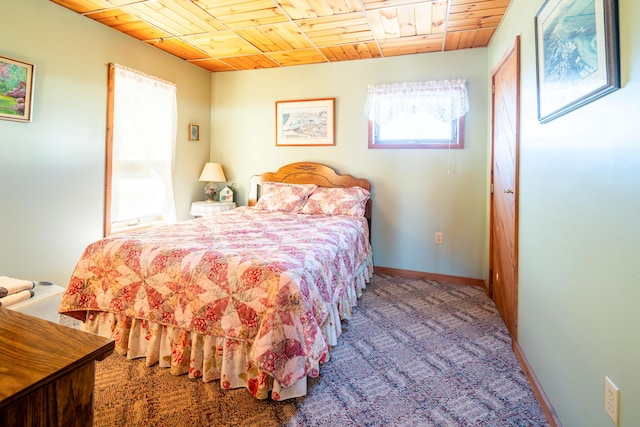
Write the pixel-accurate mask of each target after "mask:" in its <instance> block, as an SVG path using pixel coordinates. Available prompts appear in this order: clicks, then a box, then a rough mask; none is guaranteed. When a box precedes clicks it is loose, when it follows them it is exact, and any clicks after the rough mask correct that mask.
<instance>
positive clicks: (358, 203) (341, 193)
mask: <svg viewBox="0 0 640 427" xmlns="http://www.w3.org/2000/svg"><path fill="white" fill-rule="evenodd" d="M367 200H369V191H367V190H365V189H364V188H361V187H345V188H325V187H318V188H317V189H316V190H315V191H314V192H313V193H311V195H310V196H309V198H308V199H307V202H306V203H305V205H304V207H303V208H302V213H304V214H316V215H349V216H364V212H365V207H366V205H367Z"/></svg>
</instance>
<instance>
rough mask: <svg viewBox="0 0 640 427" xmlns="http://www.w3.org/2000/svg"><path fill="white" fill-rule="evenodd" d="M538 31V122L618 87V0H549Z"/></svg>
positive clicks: (539, 18)
mask: <svg viewBox="0 0 640 427" xmlns="http://www.w3.org/2000/svg"><path fill="white" fill-rule="evenodd" d="M535 33H536V71H537V83H538V120H539V121H540V123H547V122H549V121H551V120H553V119H556V118H558V117H560V116H562V115H563V114H566V113H568V112H570V111H573V110H575V109H576V108H579V107H581V106H583V105H585V104H588V103H589V102H591V101H594V100H595V99H598V98H600V97H601V96H604V95H606V94H608V93H610V92H613V91H614V90H616V89H619V88H620V53H619V41H618V2H617V0H547V1H545V3H544V4H543V5H542V7H541V8H540V10H539V11H538V13H537V15H536V17H535Z"/></svg>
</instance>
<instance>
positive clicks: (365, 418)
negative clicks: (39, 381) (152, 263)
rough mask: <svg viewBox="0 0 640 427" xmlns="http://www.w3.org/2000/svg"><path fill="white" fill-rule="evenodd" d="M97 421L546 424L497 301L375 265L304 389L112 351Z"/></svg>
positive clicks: (99, 387)
mask: <svg viewBox="0 0 640 427" xmlns="http://www.w3.org/2000/svg"><path fill="white" fill-rule="evenodd" d="M95 400H96V402H95V403H96V410H95V420H94V425H95V426H105V427H107V426H108V427H112V426H114V427H115V426H176V427H180V426H256V427H262V426H264V427H267V426H291V427H294V426H425V427H427V426H443V427H444V426H447V427H448V426H455V427H462V426H495V427H502V426H518V427H523V426H548V424H547V421H546V419H545V417H544V414H543V413H542V411H541V409H540V407H539V406H538V403H537V401H536V400H535V397H534V395H533V392H532V391H531V388H530V387H529V384H528V382H527V379H526V377H525V376H524V374H523V373H522V371H521V369H520V366H519V364H518V362H517V360H516V358H515V356H514V354H513V352H512V350H511V342H510V338H509V335H508V333H507V330H506V328H505V326H504V324H503V323H502V320H501V318H500V316H499V314H498V312H497V310H496V308H495V305H494V303H493V301H491V300H490V299H488V298H487V296H486V295H485V293H484V291H483V290H482V289H480V288H477V287H471V286H465V285H455V284H444V283H438V282H432V281H425V280H417V279H405V278H398V277H392V276H385V275H380V274H376V275H375V276H374V277H373V279H372V282H371V283H370V284H369V286H368V287H367V290H366V291H365V292H364V294H363V296H362V298H361V299H360V302H359V305H358V307H357V309H356V310H355V314H354V316H353V318H352V319H351V320H350V321H349V322H345V323H344V333H343V335H342V336H341V337H340V338H339V340H338V345H337V346H336V347H335V348H334V349H333V350H332V352H331V360H330V361H329V362H328V363H327V364H326V365H325V366H324V367H323V368H322V369H321V370H320V377H319V378H317V379H314V380H311V381H310V383H309V393H308V395H307V396H305V397H303V398H298V399H293V400H289V401H284V402H273V401H270V400H267V401H259V400H256V399H254V398H253V397H251V396H250V395H249V394H248V392H247V391H246V390H245V389H239V390H231V391H225V392H223V391H221V390H220V387H219V384H218V383H216V382H213V383H206V384H205V383H203V382H202V381H201V380H189V379H188V378H186V377H174V376H172V375H170V374H169V372H168V371H167V370H165V369H162V368H158V367H151V368H147V367H145V366H144V363H143V362H142V360H136V361H126V360H124V359H123V358H122V357H121V356H119V355H115V354H114V355H112V356H110V357H108V358H107V359H105V360H104V361H102V362H98V364H97V369H96V395H95Z"/></svg>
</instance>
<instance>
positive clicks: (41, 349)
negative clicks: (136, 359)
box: [0, 308, 114, 427]
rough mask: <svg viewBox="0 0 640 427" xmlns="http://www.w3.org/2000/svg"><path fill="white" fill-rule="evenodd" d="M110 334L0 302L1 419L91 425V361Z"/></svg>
mask: <svg viewBox="0 0 640 427" xmlns="http://www.w3.org/2000/svg"><path fill="white" fill-rule="evenodd" d="M113 349H114V342H113V340H112V339H109V338H104V337H101V336H98V335H94V334H90V333H88V332H84V331H79V330H76V329H72V328H69V327H67V326H63V325H60V324H57V323H53V322H48V321H46V320H42V319H38V318H36V317H32V316H28V315H26V314H22V313H19V312H15V311H11V310H8V309H6V308H0V424H1V425H2V426H7V427H10V426H43V427H45V426H47V427H48V426H65V427H68V426H91V425H92V424H93V404H94V402H93V391H94V375H95V361H96V360H102V359H103V358H105V357H107V356H108V355H109V354H111V352H112V351H113Z"/></svg>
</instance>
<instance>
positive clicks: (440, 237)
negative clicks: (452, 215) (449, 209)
mask: <svg viewBox="0 0 640 427" xmlns="http://www.w3.org/2000/svg"><path fill="white" fill-rule="evenodd" d="M443 243H444V234H443V233H442V231H436V245H441V244H443Z"/></svg>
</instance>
